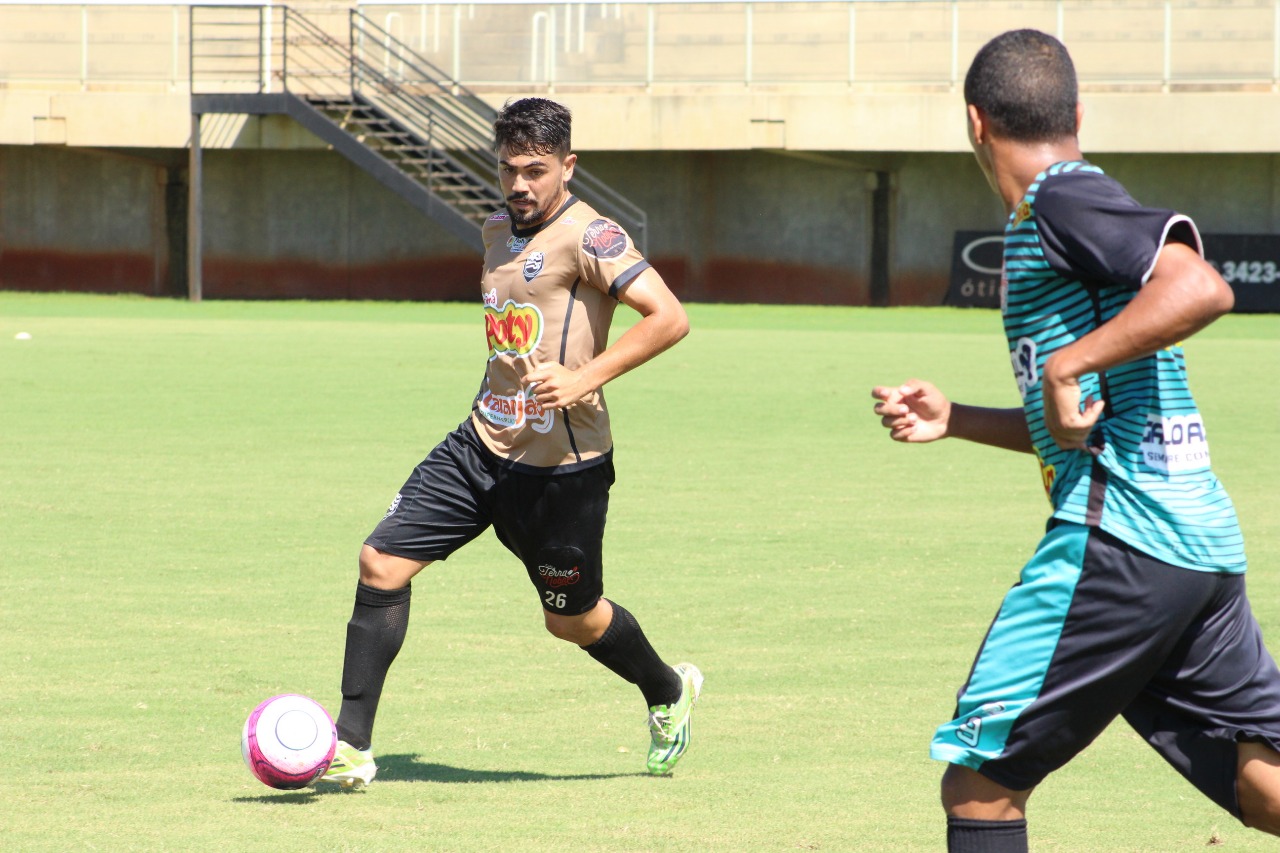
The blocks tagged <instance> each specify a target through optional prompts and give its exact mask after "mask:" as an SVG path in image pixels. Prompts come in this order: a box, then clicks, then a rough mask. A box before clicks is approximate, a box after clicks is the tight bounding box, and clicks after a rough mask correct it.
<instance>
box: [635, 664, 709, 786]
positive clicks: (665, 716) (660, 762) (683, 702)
mask: <svg viewBox="0 0 1280 853" xmlns="http://www.w3.org/2000/svg"><path fill="white" fill-rule="evenodd" d="M675 671H676V675H678V676H680V684H681V690H680V698H679V699H677V700H676V703H675V704H674V705H654V706H652V707H651V708H649V762H648V768H649V772H650V773H652V774H654V775H656V776H661V775H665V774H667V773H670V772H671V771H672V770H673V769H674V768H675V766H676V762H677V761H679V760H680V756H682V755H684V751H685V750H686V749H688V748H689V738H690V730H691V728H692V719H693V703H694V702H697V701H698V694H699V693H701V692H702V673H701V672H699V671H698V668H697V667H696V666H694V665H693V664H691V663H681V664H676V666H675Z"/></svg>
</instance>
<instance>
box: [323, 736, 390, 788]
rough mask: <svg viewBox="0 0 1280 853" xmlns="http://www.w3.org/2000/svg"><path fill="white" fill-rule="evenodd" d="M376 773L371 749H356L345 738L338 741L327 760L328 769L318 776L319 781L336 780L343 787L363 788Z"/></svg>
mask: <svg viewBox="0 0 1280 853" xmlns="http://www.w3.org/2000/svg"><path fill="white" fill-rule="evenodd" d="M377 774H378V765H377V764H375V763H374V761H373V750H371V749H356V748H355V747H354V746H352V745H351V744H349V743H347V742H346V741H345V740H340V741H338V748H337V750H335V751H334V753H333V760H332V761H330V762H329V769H328V770H326V771H325V773H324V775H323V776H321V777H320V778H319V780H317V781H320V782H336V783H337V784H339V785H341V786H342V787H344V788H363V787H364V786H365V785H368V784H369V783H370V782H372V781H373V777H374V776H376V775H377Z"/></svg>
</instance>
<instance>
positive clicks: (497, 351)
mask: <svg viewBox="0 0 1280 853" xmlns="http://www.w3.org/2000/svg"><path fill="white" fill-rule="evenodd" d="M488 301H489V300H488V296H487V295H486V297H485V306H484V330H485V335H486V336H487V337H488V338H489V360H490V361H493V359H495V358H497V357H498V356H499V355H512V356H515V357H516V358H528V357H529V354H530V353H531V352H533V351H534V349H536V348H537V346H538V342H539V341H541V340H542V312H541V311H539V310H538V306H536V305H525V304H523V303H520V302H515V301H513V300H510V299H508V300H507V301H506V302H504V303H503V305H502V307H501V308H497V307H494V306H491V305H489V304H488ZM494 301H495V302H496V301H497V298H496V297H495V298H494Z"/></svg>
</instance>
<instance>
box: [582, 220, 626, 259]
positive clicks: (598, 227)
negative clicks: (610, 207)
mask: <svg viewBox="0 0 1280 853" xmlns="http://www.w3.org/2000/svg"><path fill="white" fill-rule="evenodd" d="M626 250H627V234H626V232H625V231H623V230H622V229H621V228H619V227H618V226H617V225H615V224H614V223H612V222H610V221H609V220H607V219H597V220H596V221H595V222H592V223H591V224H590V225H588V226H587V230H585V231H583V232H582V251H584V252H586V253H587V254H588V255H594V256H595V257H597V258H600V259H601V260H608V259H609V258H616V257H619V256H620V255H621V254H622V253H623V252H625V251H626Z"/></svg>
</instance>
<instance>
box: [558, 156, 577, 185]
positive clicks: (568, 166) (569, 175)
mask: <svg viewBox="0 0 1280 853" xmlns="http://www.w3.org/2000/svg"><path fill="white" fill-rule="evenodd" d="M561 162H562V163H564V179H565V181H566V182H568V181H571V180H573V164H574V163H577V162H578V155H577V154H566V155H565V158H564V160H562V161H561Z"/></svg>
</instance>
